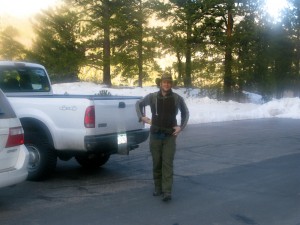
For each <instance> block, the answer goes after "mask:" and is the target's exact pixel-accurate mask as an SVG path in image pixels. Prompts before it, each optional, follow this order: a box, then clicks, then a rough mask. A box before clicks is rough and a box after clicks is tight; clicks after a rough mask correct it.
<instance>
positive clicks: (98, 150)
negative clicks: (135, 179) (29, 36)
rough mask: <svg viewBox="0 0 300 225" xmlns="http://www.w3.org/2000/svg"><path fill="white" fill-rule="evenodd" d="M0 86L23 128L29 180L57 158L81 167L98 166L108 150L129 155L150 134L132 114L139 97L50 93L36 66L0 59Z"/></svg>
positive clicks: (51, 166)
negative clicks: (72, 161) (70, 161)
mask: <svg viewBox="0 0 300 225" xmlns="http://www.w3.org/2000/svg"><path fill="white" fill-rule="evenodd" d="M0 88H1V89H2V90H3V92H4V93H5V94H6V96H7V97H8V100H9V101H10V103H11V104H12V106H13V108H14V109H15V111H16V114H17V116H18V117H19V118H20V120H21V123H22V126H23V129H24V135H25V145H26V147H27V149H28V150H29V153H30V160H29V161H30V162H29V166H28V172H29V174H28V179H29V180H41V179H44V178H46V177H47V176H48V175H50V174H51V172H52V171H53V170H54V169H55V167H56V163H57V158H59V159H61V160H69V159H71V158H72V157H75V159H76V160H77V162H78V163H79V164H80V165H81V166H83V167H85V168H89V169H95V168H98V167H100V166H102V165H103V164H105V163H106V162H107V161H108V159H109V157H110V155H111V154H115V153H121V154H128V153H129V151H130V150H132V149H135V148H137V147H138V144H140V143H142V142H144V141H146V140H147V138H148V135H149V129H148V128H145V127H144V125H143V124H142V123H139V122H138V119H137V116H136V112H135V103H136V101H137V100H138V99H139V98H140V97H132V96H130V97H129V96H126V97H125V96H109V95H107V96H100V95H58V94H53V91H52V87H51V82H50V79H49V76H48V74H47V71H46V69H45V68H44V66H42V65H39V64H35V63H25V62H12V61H0Z"/></svg>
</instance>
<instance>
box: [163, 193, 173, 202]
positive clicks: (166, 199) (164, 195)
mask: <svg viewBox="0 0 300 225" xmlns="http://www.w3.org/2000/svg"><path fill="white" fill-rule="evenodd" d="M171 199H172V195H171V193H168V192H166V193H164V194H163V198H162V200H163V201H164V202H167V201H170V200H171Z"/></svg>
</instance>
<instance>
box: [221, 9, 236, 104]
mask: <svg viewBox="0 0 300 225" xmlns="http://www.w3.org/2000/svg"><path fill="white" fill-rule="evenodd" d="M226 28H227V30H226V49H225V62H224V64H225V65H224V66H225V73H224V84H223V85H224V98H225V100H227V101H228V100H229V99H230V98H231V97H232V93H233V87H234V80H233V77H232V28H233V17H232V14H231V12H230V11H228V20H227V24H226Z"/></svg>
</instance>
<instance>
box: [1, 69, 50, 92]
mask: <svg viewBox="0 0 300 225" xmlns="http://www.w3.org/2000/svg"><path fill="white" fill-rule="evenodd" d="M0 88H1V89H2V90H3V91H4V92H49V91H50V84H49V81H48V78H47V74H46V72H45V70H44V69H42V68H39V67H28V66H26V67H25V66H23V67H18V66H1V68H0Z"/></svg>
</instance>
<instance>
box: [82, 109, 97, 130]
mask: <svg viewBox="0 0 300 225" xmlns="http://www.w3.org/2000/svg"><path fill="white" fill-rule="evenodd" d="M84 126H85V127H86V128H95V106H89V107H87V108H86V110H85V115H84Z"/></svg>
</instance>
